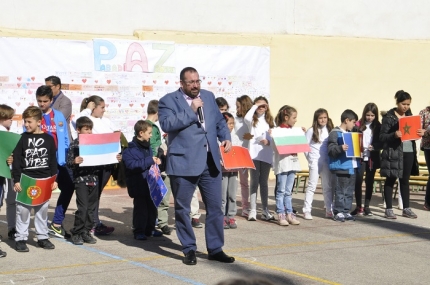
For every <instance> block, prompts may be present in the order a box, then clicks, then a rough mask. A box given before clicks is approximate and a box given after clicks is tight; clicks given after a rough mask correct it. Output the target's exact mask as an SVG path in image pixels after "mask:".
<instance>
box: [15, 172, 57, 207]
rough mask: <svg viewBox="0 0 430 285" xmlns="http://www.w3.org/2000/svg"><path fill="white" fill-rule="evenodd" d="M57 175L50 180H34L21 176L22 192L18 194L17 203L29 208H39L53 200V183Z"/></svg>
mask: <svg viewBox="0 0 430 285" xmlns="http://www.w3.org/2000/svg"><path fill="white" fill-rule="evenodd" d="M56 178H57V175H54V176H51V177H49V178H32V177H30V176H27V175H25V174H21V181H20V183H21V189H22V190H21V192H18V193H17V194H16V201H17V202H20V203H22V204H25V205H29V206H38V205H41V204H43V203H45V202H46V201H48V200H49V199H50V198H51V194H52V183H54V182H55V179H56Z"/></svg>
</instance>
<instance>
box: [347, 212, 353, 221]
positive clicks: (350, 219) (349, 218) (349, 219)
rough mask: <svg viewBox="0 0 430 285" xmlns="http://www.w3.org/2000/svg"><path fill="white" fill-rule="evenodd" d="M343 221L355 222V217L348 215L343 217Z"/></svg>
mask: <svg viewBox="0 0 430 285" xmlns="http://www.w3.org/2000/svg"><path fill="white" fill-rule="evenodd" d="M345 221H355V217H354V216H353V215H351V214H350V213H348V214H346V215H345Z"/></svg>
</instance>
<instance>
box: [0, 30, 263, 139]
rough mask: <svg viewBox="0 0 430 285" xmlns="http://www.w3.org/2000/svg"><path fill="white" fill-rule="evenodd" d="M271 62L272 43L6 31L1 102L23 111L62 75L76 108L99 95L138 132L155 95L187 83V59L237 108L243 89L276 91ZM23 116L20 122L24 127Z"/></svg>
mask: <svg viewBox="0 0 430 285" xmlns="http://www.w3.org/2000/svg"><path fill="white" fill-rule="evenodd" d="M269 63H270V50H269V48H268V47H250V46H214V45H211V46H208V45H184V44H175V43H173V42H149V41H130V40H117V39H94V40H92V41H73V40H53V39H29V38H0V103H1V104H7V105H10V106H11V107H13V108H15V109H16V113H17V114H21V113H22V112H23V111H24V110H25V108H27V107H28V106H29V105H35V104H36V98H35V91H36V89H37V87H39V86H40V85H43V84H44V79H45V78H46V77H48V76H50V75H56V76H58V77H60V78H61V81H62V84H63V87H62V89H63V93H64V94H65V95H66V96H68V97H69V98H70V99H71V100H72V104H73V114H74V115H75V114H77V113H79V108H80V104H81V102H82V100H83V99H84V98H86V97H88V96H90V95H99V96H101V97H103V98H104V100H105V103H106V110H107V111H106V113H105V116H107V117H109V118H110V119H111V120H112V121H113V123H114V124H116V125H117V126H118V128H119V129H121V131H122V132H123V133H124V134H125V135H126V137H127V139H129V140H130V139H131V137H132V136H133V132H134V131H133V126H134V124H135V122H136V121H137V120H139V119H146V115H147V114H146V105H147V103H148V102H149V101H150V100H152V99H160V98H161V97H162V96H164V95H165V94H166V93H169V92H172V91H174V90H177V89H178V88H179V86H180V84H179V73H180V71H181V70H182V69H183V68H184V67H187V66H192V67H194V68H196V69H197V70H198V72H199V75H200V79H201V80H202V86H201V88H202V89H207V90H210V91H212V92H213V93H214V94H215V96H216V97H224V98H226V99H227V101H228V102H229V104H230V111H231V112H233V113H235V109H236V105H235V101H236V98H237V97H239V96H241V95H244V94H246V95H249V96H250V97H252V98H253V97H256V96H260V95H264V96H267V97H269V84H270V80H269V76H270V66H269ZM20 124H21V121H17V122H16V123H15V124H14V129H15V131H16V132H21V130H22V129H21V126H20Z"/></svg>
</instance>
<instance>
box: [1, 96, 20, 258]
mask: <svg viewBox="0 0 430 285" xmlns="http://www.w3.org/2000/svg"><path fill="white" fill-rule="evenodd" d="M14 114H15V110H14V109H13V108H12V107H9V106H8V105H4V104H1V105H0V131H5V132H8V131H9V129H10V126H11V125H12V118H13V115H14ZM7 155H9V153H8V154H7ZM12 162H13V157H12V155H10V156H9V157H8V158H7V160H6V163H7V164H8V165H9V166H10V165H11V164H12ZM2 163H4V161H3V162H2ZM13 194H14V192H13V182H12V179H8V178H6V177H1V176H0V207H1V206H3V197H6V198H5V201H6V217H7V228H8V237H9V238H12V239H13V238H14V236H15V233H16V230H15V220H16V203H15V195H13ZM0 242H1V236H0ZM0 257H6V252H4V251H2V250H1V249H0Z"/></svg>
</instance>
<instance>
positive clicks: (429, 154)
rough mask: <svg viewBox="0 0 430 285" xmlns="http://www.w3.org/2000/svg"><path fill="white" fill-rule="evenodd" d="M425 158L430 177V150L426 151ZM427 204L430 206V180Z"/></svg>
mask: <svg viewBox="0 0 430 285" xmlns="http://www.w3.org/2000/svg"><path fill="white" fill-rule="evenodd" d="M424 157H425V159H426V164H427V171H428V173H429V175H430V149H425V150H424ZM425 202H426V204H427V205H430V179H428V180H427V187H426V197H425Z"/></svg>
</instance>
